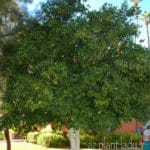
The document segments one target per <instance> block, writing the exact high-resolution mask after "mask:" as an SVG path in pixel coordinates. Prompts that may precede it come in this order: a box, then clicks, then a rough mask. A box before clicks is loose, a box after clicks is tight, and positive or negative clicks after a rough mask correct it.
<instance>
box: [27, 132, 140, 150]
mask: <svg viewBox="0 0 150 150" xmlns="http://www.w3.org/2000/svg"><path fill="white" fill-rule="evenodd" d="M140 138H141V137H140V136H138V135H137V134H130V133H113V134H109V135H105V136H103V137H101V138H100V137H98V136H96V135H91V134H86V133H84V134H81V135H80V146H81V148H88V147H89V146H92V145H95V146H96V147H98V145H99V143H113V142H114V143H115V142H118V143H121V142H122V143H131V142H132V143H137V144H139V141H140ZM27 141H28V142H31V143H37V144H40V145H42V146H45V147H58V148H63V147H69V145H70V143H69V139H68V137H64V136H63V135H62V133H61V132H52V131H42V132H29V133H28V134H27ZM119 146H120V145H118V147H119Z"/></svg>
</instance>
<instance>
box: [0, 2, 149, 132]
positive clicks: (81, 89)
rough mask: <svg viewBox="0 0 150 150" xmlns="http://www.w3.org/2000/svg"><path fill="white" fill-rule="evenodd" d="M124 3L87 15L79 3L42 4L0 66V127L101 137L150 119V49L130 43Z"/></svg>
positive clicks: (132, 29)
mask: <svg viewBox="0 0 150 150" xmlns="http://www.w3.org/2000/svg"><path fill="white" fill-rule="evenodd" d="M128 13H129V9H128V7H127V5H126V4H123V5H122V7H121V8H117V7H113V6H112V5H108V4H105V5H103V6H102V8H101V9H100V10H99V11H88V10H87V9H86V8H85V7H84V5H83V4H81V3H80V1H78V0H72V1H70V0H69V1H68V0H63V1H57V0H56V1H53V2H52V1H48V2H47V3H46V4H44V5H43V7H42V19H41V20H40V21H39V20H38V21H37V20H36V19H33V20H29V21H28V22H27V23H26V24H24V25H23V26H22V28H21V29H22V30H21V32H20V36H19V38H18V39H16V43H15V44H16V46H15V52H14V53H13V55H11V57H10V59H7V61H5V63H4V62H3V65H2V66H1V67H3V70H4V69H5V70H6V71H7V73H8V80H7V84H6V92H5V97H4V103H3V107H4V110H5V114H4V115H3V117H1V122H0V125H1V126H8V127H16V128H30V127H31V126H33V125H34V124H35V123H39V124H46V123H48V122H50V121H59V122H62V123H66V124H67V125H68V126H72V127H77V128H85V129H90V130H95V131H97V132H101V133H102V132H106V131H107V129H108V127H111V128H113V129H114V128H116V127H118V125H119V123H120V120H122V119H123V120H127V121H129V120H130V119H131V118H132V117H134V118H136V119H138V120H140V121H142V120H145V117H147V115H149V104H150V100H149V98H150V95H149V93H150V84H149V79H150V72H149V71H150V59H149V58H150V52H149V51H146V50H145V49H144V48H143V47H141V46H140V45H137V44H135V43H133V42H132V41H131V40H130V39H131V38H130V37H131V36H133V35H134V34H135V33H136V27H135V25H134V24H131V23H130V22H129V19H128V17H127V14H128Z"/></svg>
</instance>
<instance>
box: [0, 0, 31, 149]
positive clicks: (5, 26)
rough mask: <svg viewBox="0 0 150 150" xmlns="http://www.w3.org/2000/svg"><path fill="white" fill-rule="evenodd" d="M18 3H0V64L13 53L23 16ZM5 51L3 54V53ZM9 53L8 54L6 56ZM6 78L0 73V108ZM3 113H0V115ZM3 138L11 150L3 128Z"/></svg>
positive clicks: (4, 1)
mask: <svg viewBox="0 0 150 150" xmlns="http://www.w3.org/2000/svg"><path fill="white" fill-rule="evenodd" d="M18 2H19V1H14V0H1V1H0V3H1V5H0V63H1V65H2V64H3V63H2V62H4V61H5V62H6V61H7V59H8V56H6V53H7V55H11V54H12V53H13V50H12V49H13V47H14V45H15V44H14V43H13V42H12V41H13V40H12V39H14V38H16V37H15V36H16V33H18V31H15V28H16V26H18V24H19V22H20V21H21V20H22V19H23V16H24V15H25V11H23V9H22V7H19V3H18ZM20 2H24V3H25V2H31V0H30V1H29V0H20ZM4 47H5V48H4ZM2 50H3V51H2ZM4 51H5V52H4ZM8 53H10V54H8ZM6 78H7V74H5V73H4V72H3V71H2V70H1V71H0V84H1V87H0V108H1V103H2V102H3V93H4V92H5V90H4V89H5V81H6ZM3 113H4V112H3V111H0V115H2V114H3ZM4 133H5V138H6V141H7V150H10V149H11V143H10V138H9V130H8V129H7V128H5V127H4Z"/></svg>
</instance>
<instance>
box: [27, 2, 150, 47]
mask: <svg viewBox="0 0 150 150" xmlns="http://www.w3.org/2000/svg"><path fill="white" fill-rule="evenodd" d="M43 1H46V0H34V2H33V4H32V5H31V4H30V5H28V8H29V10H30V11H33V10H35V9H37V8H39V3H40V2H43ZM106 2H107V3H112V4H113V5H114V6H118V7H120V6H121V4H122V3H123V2H124V0H87V2H86V4H87V5H90V9H91V10H94V9H95V10H98V9H99V8H100V7H101V6H102V5H103V4H104V3H106ZM127 2H128V4H129V6H133V3H132V2H131V1H130V0H127ZM139 7H140V8H141V10H142V12H144V11H147V12H149V13H150V0H142V1H141V2H139ZM139 24H140V25H141V26H142V27H141V28H140V32H141V34H140V36H139V38H138V40H137V43H138V41H140V40H141V39H145V41H144V43H143V44H142V45H143V46H147V36H146V28H145V24H144V22H143V21H142V19H139Z"/></svg>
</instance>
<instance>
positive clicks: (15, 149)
mask: <svg viewBox="0 0 150 150" xmlns="http://www.w3.org/2000/svg"><path fill="white" fill-rule="evenodd" d="M11 145H12V150H69V149H56V148H45V147H42V146H40V145H36V144H31V143H27V142H12V143H11ZM0 150H6V142H5V141H1V142H0Z"/></svg>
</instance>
